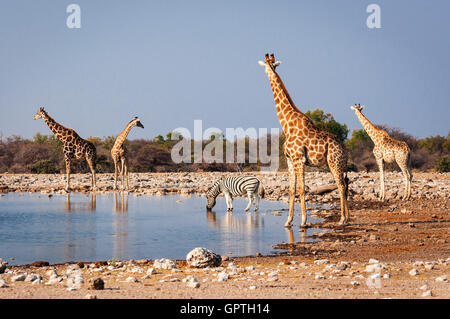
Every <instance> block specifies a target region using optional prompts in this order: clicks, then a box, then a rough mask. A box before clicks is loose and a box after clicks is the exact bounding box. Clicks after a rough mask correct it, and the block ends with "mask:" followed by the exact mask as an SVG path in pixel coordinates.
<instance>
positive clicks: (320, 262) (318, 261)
mask: <svg viewBox="0 0 450 319" xmlns="http://www.w3.org/2000/svg"><path fill="white" fill-rule="evenodd" d="M329 263H330V261H329V260H328V259H317V260H314V264H316V265H324V264H329Z"/></svg>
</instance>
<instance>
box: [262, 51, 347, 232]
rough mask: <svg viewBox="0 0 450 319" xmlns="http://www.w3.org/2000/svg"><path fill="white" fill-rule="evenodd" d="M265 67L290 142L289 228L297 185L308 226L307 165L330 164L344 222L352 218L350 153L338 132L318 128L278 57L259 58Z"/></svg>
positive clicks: (286, 146)
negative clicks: (284, 74)
mask: <svg viewBox="0 0 450 319" xmlns="http://www.w3.org/2000/svg"><path fill="white" fill-rule="evenodd" d="M259 64H260V65H262V66H264V67H265V71H266V74H267V76H268V77H269V80H270V85H271V87H272V92H273V97H274V100H275V106H276V110H277V115H278V119H279V120H280V124H281V127H282V128H283V132H284V135H285V136H286V141H285V143H284V145H283V151H284V154H285V156H286V160H287V164H288V171H289V216H288V219H287V221H286V224H285V227H290V226H291V223H292V220H293V219H294V202H295V192H296V184H297V182H298V191H299V195H300V204H301V209H302V223H301V227H305V226H306V203H305V165H309V166H316V167H317V166H318V167H320V166H323V165H325V164H328V167H329V168H330V171H331V173H332V174H333V177H334V180H335V181H336V184H337V186H338V190H339V196H340V200H341V219H340V221H339V224H340V225H344V224H347V223H348V222H349V220H350V216H349V211H348V203H347V195H348V178H347V173H346V171H347V153H346V151H345V148H344V146H343V145H342V143H341V142H340V141H339V139H338V138H337V136H336V135H334V134H331V133H329V132H326V131H323V130H320V129H319V128H317V127H316V126H315V125H314V124H313V122H312V121H311V119H310V118H308V117H307V116H306V115H305V114H303V113H302V112H301V111H300V110H299V109H298V108H297V107H296V106H295V104H294V102H293V101H292V99H291V97H290V95H289V93H288V91H287V90H286V87H285V86H284V84H283V82H282V81H281V78H280V76H279V75H278V74H277V72H275V68H276V67H277V66H279V65H280V64H281V62H280V61H276V62H275V56H274V55H273V54H271V56H270V58H269V55H268V54H266V56H265V61H264V62H263V61H259Z"/></svg>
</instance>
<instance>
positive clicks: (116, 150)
mask: <svg viewBox="0 0 450 319" xmlns="http://www.w3.org/2000/svg"><path fill="white" fill-rule="evenodd" d="M135 126H137V127H140V128H144V125H142V123H141V121H140V120H139V118H138V117H137V116H136V117H135V118H134V119H133V120H131V121H130V122H129V123H128V124H127V126H125V129H124V130H123V131H122V133H120V134H119V135H118V136H117V138H116V141H115V142H114V145H113V148H112V149H111V157H112V159H113V161H114V189H117V172H119V174H120V176H121V177H122V189H124V176H126V179H127V189H128V153H127V149H126V147H125V145H123V143H124V142H125V140H126V139H127V136H128V133H130V131H131V129H132V128H133V127H135ZM119 161H120V164H121V166H120V167H119Z"/></svg>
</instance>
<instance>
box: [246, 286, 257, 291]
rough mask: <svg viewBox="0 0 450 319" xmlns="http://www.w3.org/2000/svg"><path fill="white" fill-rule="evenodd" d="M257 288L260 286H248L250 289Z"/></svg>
mask: <svg viewBox="0 0 450 319" xmlns="http://www.w3.org/2000/svg"><path fill="white" fill-rule="evenodd" d="M256 288H258V287H256V286H250V287H248V289H250V290H255V289H256Z"/></svg>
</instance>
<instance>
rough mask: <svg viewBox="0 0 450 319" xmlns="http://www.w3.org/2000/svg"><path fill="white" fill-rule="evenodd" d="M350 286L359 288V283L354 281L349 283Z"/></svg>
mask: <svg viewBox="0 0 450 319" xmlns="http://www.w3.org/2000/svg"><path fill="white" fill-rule="evenodd" d="M350 284H351V285H352V286H359V285H360V284H359V282H358V281H356V280H354V281H350Z"/></svg>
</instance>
